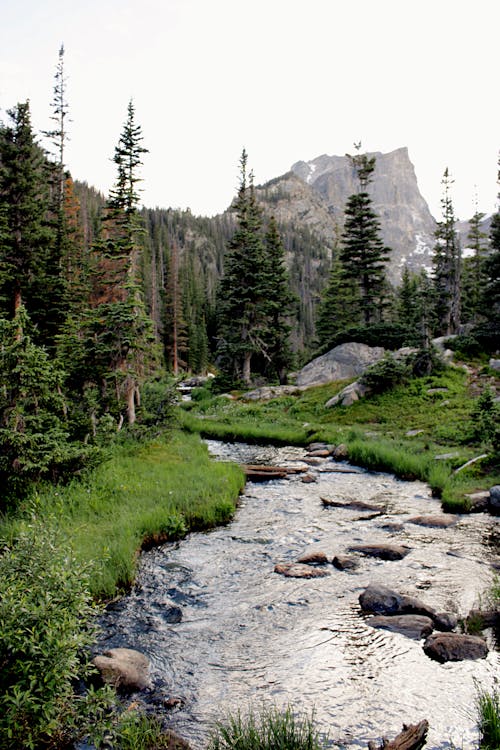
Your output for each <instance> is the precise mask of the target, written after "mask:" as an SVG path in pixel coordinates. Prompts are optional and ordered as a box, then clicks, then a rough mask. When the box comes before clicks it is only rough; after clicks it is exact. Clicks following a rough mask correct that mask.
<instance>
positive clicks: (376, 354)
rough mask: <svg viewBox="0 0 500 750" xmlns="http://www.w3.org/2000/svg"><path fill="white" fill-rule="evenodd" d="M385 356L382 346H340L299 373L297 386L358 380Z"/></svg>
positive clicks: (352, 343)
mask: <svg viewBox="0 0 500 750" xmlns="http://www.w3.org/2000/svg"><path fill="white" fill-rule="evenodd" d="M384 354H385V350H384V349H383V348H382V347H381V346H367V345H366V344H358V343H355V342H350V343H347V344H340V346H336V347H335V348H334V349H331V350H330V351H329V352H327V353H326V354H323V355H322V356H321V357H317V358H316V359H313V360H312V362H309V364H307V365H306V366H305V367H303V368H302V370H300V372H298V373H297V381H296V382H297V385H298V386H312V385H324V384H325V383H333V382H335V381H337V380H347V379H351V378H356V377H358V376H359V375H362V374H363V373H364V372H365V370H366V369H367V368H368V367H370V365H373V364H374V363H375V362H378V361H379V360H380V359H382V358H383V356H384Z"/></svg>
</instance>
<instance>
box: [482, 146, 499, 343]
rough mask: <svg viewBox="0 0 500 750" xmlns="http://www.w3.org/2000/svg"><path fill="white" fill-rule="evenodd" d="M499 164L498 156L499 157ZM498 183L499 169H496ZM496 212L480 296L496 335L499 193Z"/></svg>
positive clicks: (497, 319)
mask: <svg viewBox="0 0 500 750" xmlns="http://www.w3.org/2000/svg"><path fill="white" fill-rule="evenodd" d="M499 166H500V158H499ZM498 183H499V184H500V169H499V171H498ZM498 199H499V204H498V208H497V211H496V213H494V214H493V216H492V218H491V226H490V236H489V244H490V252H489V253H488V255H487V256H486V258H485V260H484V265H483V273H484V286H483V289H482V293H481V296H480V303H481V312H482V314H483V315H484V317H485V318H486V319H487V321H488V323H489V326H490V330H491V332H492V333H493V334H494V335H495V336H496V337H497V340H498V331H500V193H498Z"/></svg>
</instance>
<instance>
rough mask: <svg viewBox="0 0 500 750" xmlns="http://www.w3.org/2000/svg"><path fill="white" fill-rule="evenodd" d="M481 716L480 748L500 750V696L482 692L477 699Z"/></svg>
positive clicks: (494, 692)
mask: <svg viewBox="0 0 500 750" xmlns="http://www.w3.org/2000/svg"><path fill="white" fill-rule="evenodd" d="M477 712H478V716H479V721H478V725H479V732H480V735H481V739H480V744H479V747H480V749H481V750H499V748H500V694H499V693H498V692H497V691H496V690H494V691H493V692H491V693H488V692H484V691H480V692H479V695H478V698H477Z"/></svg>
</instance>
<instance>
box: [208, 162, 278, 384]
mask: <svg viewBox="0 0 500 750" xmlns="http://www.w3.org/2000/svg"><path fill="white" fill-rule="evenodd" d="M247 161H248V157H247V153H246V151H245V150H243V153H242V155H241V159H240V187H239V191H238V196H237V199H236V201H235V210H236V216H237V222H238V225H237V229H236V231H235V233H234V235H233V237H232V239H231V241H230V242H229V246H228V249H227V253H226V255H225V258H224V276H223V278H222V279H221V282H220V285H219V293H218V302H217V308H218V354H219V357H220V362H221V366H222V369H223V370H224V371H225V373H226V374H227V375H229V377H231V378H233V379H234V380H242V381H243V382H244V383H245V384H247V385H250V383H251V378H252V357H254V356H255V355H257V354H263V353H265V341H264V334H265V322H266V321H265V304H264V298H265V293H266V290H267V288H268V287H267V286H266V283H265V279H264V278H263V271H264V269H265V264H264V247H263V241H262V234H261V230H262V218H261V212H260V209H259V207H258V205H257V201H256V198H255V191H254V188H253V179H252V176H251V175H250V178H248V176H247Z"/></svg>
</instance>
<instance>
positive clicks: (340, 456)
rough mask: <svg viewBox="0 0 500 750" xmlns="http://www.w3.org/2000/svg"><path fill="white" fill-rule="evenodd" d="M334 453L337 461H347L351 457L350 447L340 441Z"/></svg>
mask: <svg viewBox="0 0 500 750" xmlns="http://www.w3.org/2000/svg"><path fill="white" fill-rule="evenodd" d="M332 455H333V457H334V459H335V460H336V461H346V460H347V459H348V458H349V448H348V447H347V445H346V444H345V443H340V444H339V445H337V447H336V448H335V450H334V451H333V454H332Z"/></svg>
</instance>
